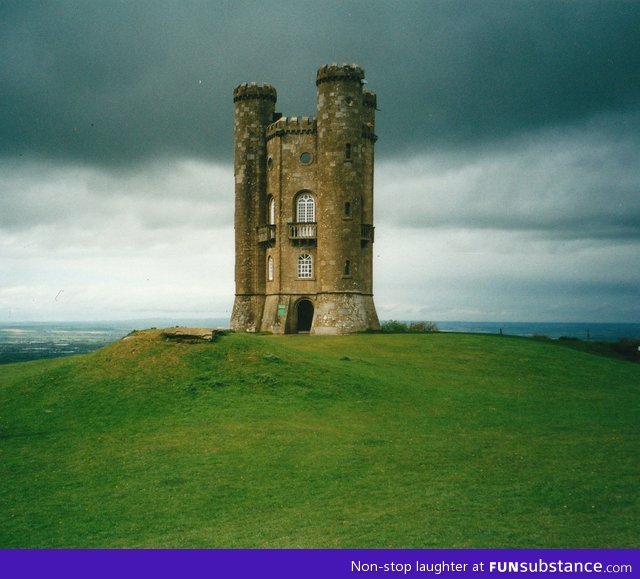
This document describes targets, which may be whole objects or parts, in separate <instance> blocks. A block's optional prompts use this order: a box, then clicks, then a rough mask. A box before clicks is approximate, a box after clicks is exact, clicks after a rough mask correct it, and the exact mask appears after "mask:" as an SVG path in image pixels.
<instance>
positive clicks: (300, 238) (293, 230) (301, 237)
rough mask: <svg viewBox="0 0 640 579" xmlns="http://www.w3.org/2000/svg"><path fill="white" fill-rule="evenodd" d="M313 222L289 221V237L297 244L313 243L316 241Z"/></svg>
mask: <svg viewBox="0 0 640 579" xmlns="http://www.w3.org/2000/svg"><path fill="white" fill-rule="evenodd" d="M316 225H317V223H315V222H310V221H308V222H304V223H289V239H290V240H291V241H293V242H294V243H296V244H298V245H306V244H308V245H313V244H315V242H316V236H317V233H316Z"/></svg>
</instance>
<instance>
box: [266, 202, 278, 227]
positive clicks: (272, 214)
mask: <svg viewBox="0 0 640 579" xmlns="http://www.w3.org/2000/svg"><path fill="white" fill-rule="evenodd" d="M267 223H268V224H269V225H275V224H276V202H275V199H274V198H273V195H270V196H269V201H268V203H267Z"/></svg>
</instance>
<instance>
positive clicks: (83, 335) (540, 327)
mask: <svg viewBox="0 0 640 579" xmlns="http://www.w3.org/2000/svg"><path fill="white" fill-rule="evenodd" d="M178 325H181V326H194V327H206V328H227V327H228V326H229V319H228V318H207V319H170V318H150V319H145V320H124V321H115V322H46V323H43V322H20V323H15V322H14V323H11V322H4V323H2V322H0V364H8V363H11V362H24V361H28V360H40V359H46V358H58V357H61V356H73V355H77V354H85V353H87V352H92V351H93V350H97V349H98V348H102V347H103V346H106V345H107V344H110V343H112V342H115V341H116V340H119V339H120V338H122V337H123V336H126V335H127V334H128V333H130V332H132V331H133V330H142V329H147V328H167V327H172V326H178ZM436 326H437V328H438V329H439V331H441V332H457V333H476V334H503V335H509V336H526V337H540V338H542V337H545V338H549V339H552V340H558V339H561V338H573V339H578V340H586V341H602V342H616V341H618V340H621V339H632V340H640V324H603V323H560V322H556V323H548V322H544V323H543V322H446V321H445V322H437V324H436Z"/></svg>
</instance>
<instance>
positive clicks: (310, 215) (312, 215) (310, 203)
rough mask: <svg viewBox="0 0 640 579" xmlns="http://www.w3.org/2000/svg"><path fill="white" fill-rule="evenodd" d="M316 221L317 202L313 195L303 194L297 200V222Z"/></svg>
mask: <svg viewBox="0 0 640 579" xmlns="http://www.w3.org/2000/svg"><path fill="white" fill-rule="evenodd" d="M315 220H316V202H315V199H314V198H313V195H311V193H301V194H300V195H298V198H297V199H296V221H297V222H298V223H314V222H315Z"/></svg>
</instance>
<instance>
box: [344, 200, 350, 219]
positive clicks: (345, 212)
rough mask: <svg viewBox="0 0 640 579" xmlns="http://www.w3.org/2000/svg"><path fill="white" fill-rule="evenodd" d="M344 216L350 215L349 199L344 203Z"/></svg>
mask: <svg viewBox="0 0 640 579" xmlns="http://www.w3.org/2000/svg"><path fill="white" fill-rule="evenodd" d="M344 216H345V217H351V203H350V202H349V201H347V202H346V203H345V204H344Z"/></svg>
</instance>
